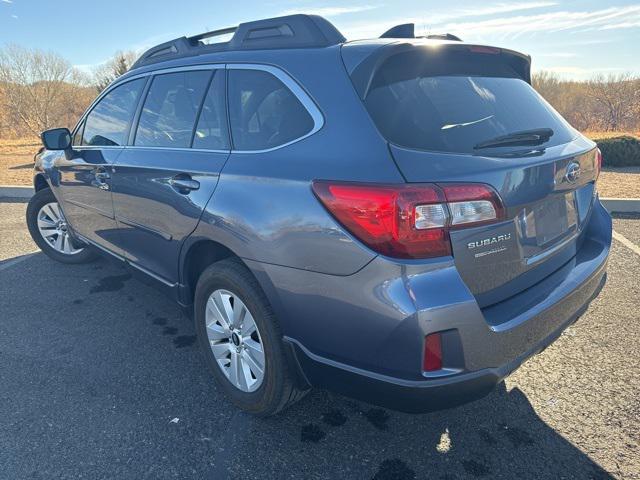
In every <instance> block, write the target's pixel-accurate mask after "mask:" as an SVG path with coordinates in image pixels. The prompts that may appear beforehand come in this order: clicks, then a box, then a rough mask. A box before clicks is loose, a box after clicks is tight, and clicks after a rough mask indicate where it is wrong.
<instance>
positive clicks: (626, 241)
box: [613, 230, 640, 255]
mask: <svg viewBox="0 0 640 480" xmlns="http://www.w3.org/2000/svg"><path fill="white" fill-rule="evenodd" d="M613 238H615V239H616V240H617V241H619V242H620V243H621V244H623V245H624V246H625V247H627V248H628V249H629V250H631V251H632V252H633V253H635V254H636V255H640V247H638V246H637V245H636V244H635V243H633V242H632V241H631V240H629V239H628V238H627V237H625V236H624V235H621V234H619V233H618V232H616V231H615V230H614V231H613Z"/></svg>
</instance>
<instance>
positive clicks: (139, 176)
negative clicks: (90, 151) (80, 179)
mask: <svg viewBox="0 0 640 480" xmlns="http://www.w3.org/2000/svg"><path fill="white" fill-rule="evenodd" d="M144 97H145V98H144V101H143V103H142V105H141V108H140V109H139V112H138V114H137V122H136V127H135V128H134V129H133V131H132V134H131V138H130V144H131V145H130V146H128V147H127V148H126V149H125V150H124V152H123V153H122V155H120V157H119V158H118V162H117V164H116V165H115V168H114V172H113V174H112V184H113V202H114V209H115V217H116V220H117V224H118V233H119V237H118V238H119V241H120V247H121V248H122V250H123V251H124V252H125V256H126V258H127V259H128V260H129V261H130V263H131V264H132V265H133V266H135V267H138V268H139V269H141V270H143V271H145V272H146V273H150V274H152V275H153V276H155V277H156V278H157V279H159V280H161V281H163V282H164V283H166V284H169V285H174V284H175V283H176V282H177V281H178V258H179V252H180V247H181V245H182V242H183V241H184V239H185V238H186V237H187V236H188V235H189V234H190V233H191V232H192V231H193V230H194V229H195V227H196V225H197V223H198V220H199V219H200V216H201V214H202V211H203V209H204V207H205V205H206V204H207V202H208V200H209V198H210V197H211V195H212V193H213V191H214V189H215V187H216V184H217V182H218V177H219V174H220V170H221V169H222V167H223V165H224V163H225V162H226V160H227V158H228V156H229V138H228V128H227V120H226V109H225V69H224V66H205V67H200V68H199V69H195V70H194V69H185V70H182V71H171V72H168V73H158V74H156V75H154V76H153V77H152V78H151V79H150V81H149V85H148V87H147V91H146V92H145V94H144Z"/></svg>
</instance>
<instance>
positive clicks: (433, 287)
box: [248, 201, 611, 412]
mask: <svg viewBox="0 0 640 480" xmlns="http://www.w3.org/2000/svg"><path fill="white" fill-rule="evenodd" d="M610 245H611V219H610V217H609V215H608V213H607V212H606V211H605V210H604V208H603V207H602V205H601V204H600V202H598V201H596V202H595V203H594V206H593V208H592V212H591V217H590V219H589V222H588V225H587V226H586V227H585V229H584V234H583V236H582V239H581V246H580V248H579V250H578V253H577V254H576V255H575V256H574V257H573V258H571V260H569V261H568V262H566V263H565V264H564V265H563V266H561V267H560V268H559V269H558V270H557V271H556V272H554V273H553V274H551V275H549V276H548V277H547V278H545V279H544V280H543V281H541V282H539V283H538V284H536V285H534V286H532V287H530V288H528V289H526V290H524V291H523V292H521V293H519V294H517V295H515V296H513V297H511V298H509V299H508V300H505V301H503V302H500V303H498V304H496V305H493V306H490V307H487V308H480V307H479V306H478V303H477V302H476V300H475V298H474V297H473V295H472V294H471V293H470V292H469V290H468V289H467V288H466V286H465V284H464V282H463V281H462V279H461V278H460V276H459V274H458V273H457V271H456V269H455V266H454V265H453V262H449V263H447V262H439V263H438V262H434V263H431V264H426V265H425V264H424V262H423V263H420V264H418V263H411V262H405V263H402V264H396V263H393V262H390V261H389V259H384V258H381V257H378V258H376V259H374V260H373V261H372V262H371V263H370V264H369V265H367V266H366V267H365V268H363V269H362V270H361V271H360V272H358V273H356V274H354V275H350V276H348V277H335V276H327V275H322V274H317V273H313V272H308V271H301V270H294V269H289V268H286V267H277V266H273V265H263V264H254V265H252V264H251V263H252V262H248V263H249V265H250V266H251V267H252V268H253V269H254V272H255V273H256V275H257V277H258V279H259V280H260V281H261V283H262V284H263V287H264V288H265V291H266V293H267V295H268V296H269V298H270V300H271V302H272V304H273V306H274V309H275V310H276V314H277V315H278V318H279V319H280V321H281V323H282V327H283V333H284V335H285V340H286V341H287V342H288V343H289V344H290V345H291V347H292V348H291V351H292V352H293V355H291V358H292V361H293V362H295V364H296V365H295V366H296V367H298V371H299V372H301V376H302V377H303V378H304V379H305V380H306V382H308V383H309V384H311V385H313V386H316V387H322V388H327V389H330V390H333V391H336V392H339V393H342V394H345V395H347V396H350V397H354V398H358V399H361V400H363V401H366V402H369V403H373V404H377V405H381V406H385V407H388V408H393V409H396V410H401V411H407V412H425V411H431V410H437V409H442V408H449V407H453V406H456V405H459V404H462V403H465V402H468V401H471V400H474V399H476V398H480V397H482V396H484V395H486V394H487V393H489V392H490V391H491V390H492V389H493V388H494V386H495V385H496V384H497V383H499V382H500V381H501V380H502V379H503V378H504V377H505V376H507V375H509V374H510V373H511V372H512V371H514V370H515V369H516V368H518V367H519V366H520V365H521V364H522V363H523V362H524V361H525V360H526V359H527V358H529V357H530V356H532V355H534V354H536V353H537V352H540V351H541V350H543V349H544V348H545V347H547V346H548V345H549V344H550V343H552V342H553V341H554V340H555V339H556V338H558V336H560V334H561V333H562V331H563V330H564V329H565V328H566V327H567V326H569V325H570V324H571V323H573V322H574V321H576V320H577V319H578V318H579V317H580V315H582V313H584V311H585V310H586V308H587V307H588V305H589V302H590V301H591V300H592V299H593V298H594V297H595V296H597V295H598V293H599V291H600V289H601V288H602V287H603V285H604V283H605V280H606V262H607V258H608V255H609V249H610ZM432 332H445V333H444V335H443V361H444V365H445V367H446V371H443V372H439V373H436V374H435V375H430V376H429V377H428V378H427V377H426V376H425V375H424V374H423V373H422V371H421V367H420V365H421V358H422V349H423V340H424V337H425V335H427V334H429V333H432Z"/></svg>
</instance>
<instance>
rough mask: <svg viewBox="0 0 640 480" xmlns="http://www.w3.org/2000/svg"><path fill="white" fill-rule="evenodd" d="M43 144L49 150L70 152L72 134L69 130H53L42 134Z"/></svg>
mask: <svg viewBox="0 0 640 480" xmlns="http://www.w3.org/2000/svg"><path fill="white" fill-rule="evenodd" d="M40 138H41V139H42V144H43V145H44V148H46V149H47V150H69V149H70V148H71V132H70V131H69V129H68V128H52V129H51V130H45V131H44V132H42V133H41V134H40Z"/></svg>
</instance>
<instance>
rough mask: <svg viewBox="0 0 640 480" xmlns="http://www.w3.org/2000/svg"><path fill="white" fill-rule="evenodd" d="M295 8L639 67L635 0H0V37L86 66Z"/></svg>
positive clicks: (585, 74)
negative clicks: (121, 52)
mask: <svg viewBox="0 0 640 480" xmlns="http://www.w3.org/2000/svg"><path fill="white" fill-rule="evenodd" d="M297 12H308V13H317V14H320V15H323V16H325V17H327V18H328V19H329V20H331V21H332V22H333V23H334V24H335V25H336V26H337V27H338V28H339V29H340V30H341V31H342V32H343V34H344V35H345V36H346V37H347V38H348V39H357V38H366V37H375V36H379V35H380V34H381V33H382V32H384V31H385V30H386V29H387V28H389V27H391V26H393V25H395V24H398V23H405V22H410V21H413V22H415V23H416V25H417V31H418V33H421V34H424V33H431V32H433V33H441V32H450V33H454V34H456V35H458V36H460V37H462V39H463V40H465V41H470V42H478V43H487V44H492V45H497V46H504V47H508V48H513V49H516V50H519V51H522V52H525V53H528V54H530V55H531V56H532V57H533V68H534V70H542V69H545V70H552V71H555V72H557V73H559V74H561V75H562V76H564V77H569V78H577V79H584V78H589V77H590V76H592V75H594V74H596V73H604V74H608V73H620V72H632V73H635V74H640V2H633V1H626V0H616V1H595V0H556V1H554V0H549V1H547V0H525V1H519V2H516V1H508V0H503V1H493V0H486V1H483V2H479V1H477V0H476V1H449V2H443V1H442V0H421V1H410V0H400V1H397V0H394V1H391V0H379V1H377V0H364V1H349V2H317V1H311V0H300V1H290V0H263V1H253V0H252V1H228V0H227V1H217V0H180V1H177V2H176V1H171V2H169V1H166V0H155V1H149V0H108V1H103V2H95V1H90V0H0V46H2V45H4V44H7V43H15V44H19V45H24V46H29V47H39V48H44V49H48V50H52V51H55V52H57V53H59V54H62V55H63V56H64V57H66V58H67V59H68V60H69V61H71V63H73V64H74V65H77V66H79V67H80V68H83V69H85V70H90V69H91V68H92V67H93V66H95V65H98V64H100V63H101V62H104V61H105V60H106V59H108V58H109V57H110V56H111V55H113V53H114V52H115V51H117V50H125V49H133V50H137V51H142V50H143V49H145V48H147V47H150V46H153V45H155V44H157V43H160V42H162V41H165V40H169V39H171V38H174V37H178V36H181V35H185V34H186V35H193V34H196V33H200V32H202V31H206V30H212V29H216V28H222V27H226V26H231V25H236V24H238V23H239V22H242V21H247V20H254V19H259V18H265V17H269V16H277V15H282V14H287V13H297Z"/></svg>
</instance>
